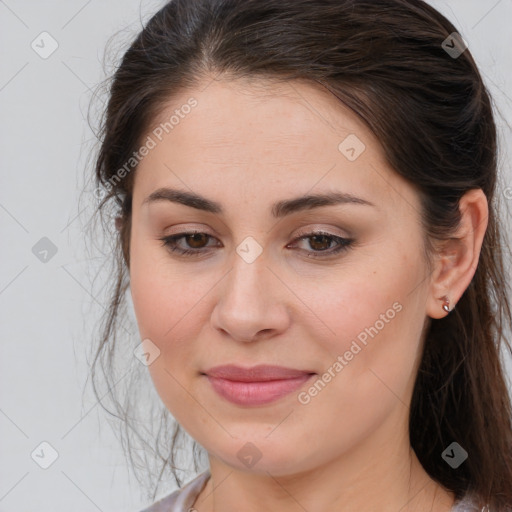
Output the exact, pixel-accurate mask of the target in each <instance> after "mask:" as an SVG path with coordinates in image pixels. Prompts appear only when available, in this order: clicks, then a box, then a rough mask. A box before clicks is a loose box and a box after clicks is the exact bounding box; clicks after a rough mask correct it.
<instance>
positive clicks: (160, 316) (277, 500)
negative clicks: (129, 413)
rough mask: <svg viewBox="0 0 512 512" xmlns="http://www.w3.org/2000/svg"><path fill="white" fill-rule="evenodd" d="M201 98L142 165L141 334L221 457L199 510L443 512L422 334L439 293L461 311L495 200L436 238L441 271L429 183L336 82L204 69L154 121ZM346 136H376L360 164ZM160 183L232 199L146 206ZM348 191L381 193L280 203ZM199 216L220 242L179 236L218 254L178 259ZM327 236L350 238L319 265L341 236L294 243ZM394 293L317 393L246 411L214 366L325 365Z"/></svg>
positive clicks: (465, 209) (172, 403) (135, 242)
mask: <svg viewBox="0 0 512 512" xmlns="http://www.w3.org/2000/svg"><path fill="white" fill-rule="evenodd" d="M191 97H193V98H195V99H196V100H197V102H198V103H197V106H196V107H195V108H194V109H192V111H191V112H190V113H189V114H188V115H187V116H184V117H183V119H180V122H179V124H177V125H176V126H175V127H174V129H173V130H172V131H170V132H169V134H168V135H166V136H165V137H164V138H163V140H162V141H161V142H159V143H158V144H157V145H156V147H155V148H153V149H152V150H151V151H150V152H149V154H148V155H147V156H146V157H144V159H143V160H142V161H141V163H140V164H139V167H138V169H137V171H136V175H135V182H134V189H133V210H132V212H133V213H132V215H133V218H132V228H131V244H130V279H131V293H132V299H133V304H134V308H135V313H136V317H137V322H138V326H139V330H140V335H141V339H147V338H149V339H150V340H151V342H152V343H154V345H156V346H157V347H158V349H159V350H160V355H159V357H157V358H156V360H155V361H154V362H152V364H150V366H149V371H150V373H151V377H152V379H153V382H154V384H155V387H156V390H157V392H158V393H159V395H160V397H161V399H162V401H163V403H164V404H165V406H166V407H167V408H168V409H169V411H170V412H171V413H172V414H173V416H174V417H175V418H176V419H177V420H178V421H179V423H180V424H181V425H182V427H183V428H184V429H185V430H186V431H187V432H188V433H189V434H190V435H191V436H192V437H193V438H194V439H195V440H197V441H198V442H199V443H200V444H201V445H202V446H203V447H204V448H205V449H206V450H207V451H208V454H209V461H210V471H211V474H212V477H211V478H210V480H209V481H208V483H207V485H206V487H205V489H204V490H203V492H201V494H200V495H199V496H198V498H197V499H196V502H195V504H194V509H195V510H197V511H199V512H210V511H216V512H220V511H222V512H231V511H233V512H234V511H239V510H240V509H241V508H243V510H244V512H252V511H261V510H268V511H275V510H279V511H294V512H295V511H303V510H307V511H308V512H319V511H322V512H324V511H325V510H336V511H340V512H345V511H346V512H348V511H354V510H357V511H360V512H365V511H368V512H369V511H372V512H373V511H375V510H379V511H382V512H387V511H389V512H391V511H392V512H397V511H401V512H403V511H413V510H414V511H418V512H426V511H436V512H447V511H449V510H450V509H451V507H452V505H453V502H454V496H453V494H452V493H451V492H449V491H447V490H446V489H444V488H443V487H442V486H441V485H439V484H438V483H437V482H435V481H433V480H432V479H431V478H430V477H429V476H428V475H427V473H426V472H425V471H424V470H423V468H422V466H421V464H420V463H419V461H418V459H417V457H416V455H415V453H414V451H413V450H412V449H411V446H410V443H409V435H408V414H409V404H410V400H411V395H412V390H413V385H414V380H415V376H416V372H417V368H418V365H419V362H420V361H419V355H420V349H421V346H422V333H423V332H424V329H425V328H426V327H427V326H428V322H429V321H430V318H441V317H443V316H445V315H446V314H447V313H446V312H444V311H443V309H442V304H443V300H442V297H443V296H444V295H447V296H448V297H449V299H450V303H451V305H454V304H456V302H457V300H458V299H459V298H460V296H461V295H462V293H463V292H464V290H465V289H466V287H467V286H468V285H469V283H470V281H471V278H472V277H473V274H474V271H475V269H476V265H477V263H478V257H479V252H480V248H481V243H482V239H483V235H484V233H485V228H486V226H487V202H486V199H485V196H484V195H483V193H482V192H481V191H471V192H469V193H467V194H466V196H464V198H463V200H462V201H461V211H462V213H463V217H462V222H461V226H460V229H459V231H458V232H457V237H458V239H457V240H451V241H450V242H447V243H445V244H438V246H437V250H438V252H437V253H436V256H435V257H434V258H433V260H432V266H431V267H429V265H428V264H427V261H426V258H425V255H424V251H423V242H424V239H423V237H424V234H423V230H422V227H421V224H420V203H419V197H418V195H417V193H416V191H415V190H414V189H413V187H411V186H410V185H409V184H408V183H407V182H406V181H405V180H403V179H402V178H401V177H400V176H399V175H398V174H397V173H396V172H394V171H393V169H391V168H390V167H389V166H388V164H387V163H386V162H385V160H384V153H383V149H382V147H381V146H380V143H379V141H378V140H377V139H376V138H375V137H374V136H373V135H372V133H371V132H370V131H369V130H368V129H367V128H366V126H365V125H364V124H363V123H362V122H361V121H360V120H359V119H358V118H357V117H356V116H355V115H354V114H353V113H352V112H351V111H349V110H347V109H346V108H345V107H343V106H342V104H340V102H339V101H338V100H337V99H336V98H335V97H334V96H332V95H331V94H330V93H328V92H326V91H324V90H322V89H319V88H316V87H313V86H312V85H309V84H307V83H302V82H293V85H292V84H286V85H278V84H275V83H272V82H268V81H267V82H265V83H263V82H256V81H254V80H253V81H252V82H251V83H247V82H243V81H240V80H237V81H228V80H218V81H210V80H207V81H205V82H204V83H202V84H201V86H198V87H197V88H194V89H193V90H187V91H182V92H181V93H180V94H179V95H178V96H176V97H174V98H173V99H172V101H170V102H169V105H168V108H167V109H166V110H165V111H163V112H162V119H156V120H155V123H154V125H152V126H154V127H156V126H157V125H158V124H159V123H160V121H161V120H164V119H169V117H170V115H172V113H173V111H174V110H175V109H176V108H179V107H180V106H181V105H183V104H185V103H186V102H187V100H188V99H189V98H191ZM349 134H355V135H356V136H357V137H358V138H359V139H360V140H361V141H362V142H363V143H364V145H365V147H366V148H365V150H364V151H363V152H362V153H361V154H360V156H359V157H358V158H357V159H356V160H355V161H349V160H348V159H347V158H346V157H345V156H344V154H342V153H341V152H340V151H339V149H338V146H339V144H340V142H342V141H343V140H344V139H345V138H346V137H347V136H348V135H349ZM146 135H151V130H149V131H148V133H147V134H146ZM160 187H172V188H175V189H180V190H185V191H193V192H194V193H197V194H200V195H202V196H205V197H206V198H209V199H211V200H214V201H217V202H219V203H220V204H221V205H222V207H223V209H224V210H225V212H224V213H223V214H218V213H217V214H216V213H210V212H204V211H200V210H197V209H195V208H192V207H189V206H185V205H182V204H177V203H173V202H170V201H158V202H153V203H150V204H147V203H144V200H145V199H146V198H147V197H148V196H149V194H151V193H152V192H154V191H155V190H156V189H158V188H160ZM334 190H335V191H340V192H345V193H350V194H352V195H354V196H357V197H360V198H363V199H365V200H368V201H371V202H372V203H373V204H374V205H375V206H366V205H357V204H343V205H334V206H332V205H331V206H323V207H321V208H314V209H310V210H306V211H303V212H297V213H294V214H291V215H289V216H287V217H284V218H282V219H275V218H273V217H272V215H271V205H272V204H273V203H274V202H276V201H279V200H284V199H289V198H294V197H297V196H301V195H304V194H306V193H320V192H326V191H334ZM190 229H197V230H199V231H201V232H203V233H207V234H208V235H211V237H212V238H209V239H208V238H203V239H201V240H200V241H199V242H195V244H194V243H193V241H192V240H190V239H184V238H182V239H181V241H180V242H179V246H180V247H182V248H186V249H192V250H199V251H200V250H204V249H203V248H204V247H207V248H209V252H207V253H203V255H202V256H199V257H188V256H179V255H176V254H175V253H172V252H170V251H169V249H168V248H167V247H164V246H163V245H162V242H161V241H160V240H159V239H160V238H161V237H163V236H167V235H172V234H177V233H183V232H186V231H188V230H190ZM317 230H322V231H327V232H328V233H329V234H331V235H333V236H341V237H345V238H353V239H354V243H353V245H352V246H351V247H349V248H348V249H346V250H345V251H342V252H340V253H338V254H336V255H333V256H326V257H324V258H320V257H319V258H317V259H313V258H312V257H311V255H312V254H313V255H314V254H317V255H319V254H320V252H321V249H325V250H332V248H334V247H336V246H337V243H336V241H335V240H333V239H328V240H327V241H323V242H322V241H320V243H317V244H316V245H315V244H314V240H312V239H311V238H306V239H303V240H301V241H300V240H299V241H296V240H297V238H298V237H299V236H303V235H304V234H309V233H311V232H314V231H317ZM249 236H250V237H253V238H254V239H255V240H256V241H257V242H258V243H259V245H260V246H261V247H262V248H263V252H262V253H261V254H260V255H259V256H258V257H257V258H256V259H255V261H253V262H252V263H247V262H246V261H245V260H244V259H243V258H242V257H240V256H239V255H238V254H237V252H236V248H237V246H239V245H240V244H241V243H242V241H244V239H245V238H246V237H249ZM187 242H188V243H187ZM315 251H316V253H315ZM308 255H309V257H308ZM320 256H321V254H320ZM394 303H399V304H400V306H401V310H400V312H397V313H396V315H394V318H393V319H392V320H389V321H388V322H386V323H385V326H384V327H383V328H382V329H380V330H379V332H378V334H377V335H375V336H374V337H373V338H369V340H368V343H367V345H366V346H363V348H362V350H361V351H360V352H358V353H357V355H356V356H354V357H353V359H352V360H350V361H348V362H347V364H346V366H344V368H343V370H342V371H340V372H339V373H337V374H336V376H335V377H334V378H332V380H331V381H330V382H329V383H328V384H327V385H326V386H325V388H324V389H322V390H321V392H320V393H318V394H317V396H315V397H313V398H312V399H311V401H310V402H309V403H307V404H302V403H300V402H299V401H298V399H297V395H298V392H293V393H291V394H289V395H287V396H285V397H282V398H280V399H279V400H278V401H275V402H272V403H270V404H267V405H261V406H256V407H254V406H253V407H250V406H238V405H234V404H232V403H230V402H228V401H226V400H225V399H223V398H222V397H220V396H219V395H217V394H216V392H215V391H214V390H213V389H212V387H211V385H210V384H209V382H208V380H207V379H206V377H205V376H204V375H201V372H204V371H205V370H207V369H208V368H210V367H212V366H216V365H219V364H226V363H233V364H239V365H242V366H253V365H256V364H262V363H266V364H276V365H281V366H286V367H290V368H298V369H303V370H306V369H307V370H309V371H312V372H315V373H317V374H318V375H319V376H321V375H322V374H323V373H324V372H325V371H326V370H327V369H328V368H329V367H332V365H333V363H334V362H335V361H336V358H337V356H338V355H343V354H344V353H345V352H346V351H347V350H348V349H349V348H350V346H351V343H352V341H353V340H354V339H356V338H357V336H358V334H360V333H361V332H362V331H364V329H365V328H366V327H369V326H373V325H375V323H376V321H377V320H379V318H381V316H380V315H382V314H385V313H386V311H388V310H389V309H390V308H392V305H393V304H394ZM310 385H311V384H308V385H306V386H304V387H303V388H301V389H302V390H304V389H306V390H307V389H308V388H309V386H310ZM299 391H300V390H299ZM247 442H251V443H252V444H253V445H254V446H256V448H257V450H258V451H259V453H260V454H261V459H260V460H259V461H258V462H257V463H256V464H255V465H254V466H252V467H248V466H247V465H245V464H244V463H243V462H242V460H241V459H239V457H238V456H237V453H238V452H239V450H240V449H241V448H242V447H243V446H244V445H245V444H246V443H247ZM241 503H243V507H241V506H240V504H241Z"/></svg>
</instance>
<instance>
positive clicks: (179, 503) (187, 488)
mask: <svg viewBox="0 0 512 512" xmlns="http://www.w3.org/2000/svg"><path fill="white" fill-rule="evenodd" d="M209 478H210V471H209V470H206V471H204V472H203V473H201V474H199V475H198V476H196V478H194V479H193V480H191V481H190V482H188V483H187V484H185V485H184V486H183V487H182V488H181V489H177V490H175V491H174V492H173V493H172V494H169V496H166V497H165V498H162V499H161V500H159V501H157V502H156V503H154V504H153V505H151V506H150V507H148V508H145V509H144V510H142V511H141V512H194V509H192V510H190V509H191V507H192V505H193V504H194V501H195V499H196V498H197V496H198V495H199V493H200V492H201V491H202V490H203V488H204V487H205V485H206V482H208V479H209ZM451 512H488V511H487V509H486V507H483V508H482V509H479V508H478V507H477V506H476V505H475V504H474V502H473V500H472V499H471V497H470V495H469V494H467V495H466V496H465V497H464V498H463V499H461V500H459V501H457V502H455V504H454V506H453V508H452V510H451Z"/></svg>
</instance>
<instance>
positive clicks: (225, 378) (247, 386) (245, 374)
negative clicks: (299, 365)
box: [206, 365, 314, 405]
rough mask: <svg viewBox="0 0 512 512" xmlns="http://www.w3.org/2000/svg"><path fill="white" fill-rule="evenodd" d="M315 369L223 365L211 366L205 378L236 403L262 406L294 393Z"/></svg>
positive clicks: (214, 387)
mask: <svg viewBox="0 0 512 512" xmlns="http://www.w3.org/2000/svg"><path fill="white" fill-rule="evenodd" d="M312 375H314V373H313V372H309V371H304V370H295V369H291V368H283V367H280V366H268V365H259V366H254V367H252V368H241V367H239V366H234V365H223V366H216V367H215V368H211V369H210V370H208V371H207V372H206V377H207V378H208V381H209V382H210V384H211V385H212V387H213V389H214V390H215V391H216V392H217V393H218V394H219V395H220V396H222V397H224V398H225V399H227V400H229V401H230V402H232V403H235V404H237V405H262V404H267V403H270V402H273V401H275V400H278V399H279V398H281V397H282V396H285V395H287V394H289V393H292V392H293V391H295V390H296V389H297V388H299V387H300V386H302V385H303V384H304V383H305V382H306V381H307V380H309V379H310V378H311V377H312Z"/></svg>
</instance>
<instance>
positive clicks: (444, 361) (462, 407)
mask: <svg viewBox="0 0 512 512" xmlns="http://www.w3.org/2000/svg"><path fill="white" fill-rule="evenodd" d="M453 32H457V30H456V28H455V27H454V26H453V25H452V24H451V23H450V22H449V21H448V20H447V19H446V18H444V17H443V16H442V15H441V14H440V13H438V12H437V11H436V10H435V9H434V8H432V7H430V6H429V5H428V4H426V3H425V2H423V1H421V0H379V1H378V2H377V1H375V0H174V1H171V2H168V3H167V4H166V5H165V6H164V7H163V8H162V9H160V10H159V11H158V12H157V13H156V14H155V15H154V16H153V17H152V18H151V19H150V20H149V22H148V23H147V24H146V25H145V27H144V29H143V30H142V31H141V32H140V33H139V34H138V35H137V37H136V39H135V40H134V41H133V43H132V44H131V46H130V48H129V49H128V50H127V51H126V53H125V54H124V56H123V58H122V62H121V64H120V65H119V67H118V69H117V70H116V71H115V73H114V75H113V80H112V82H111V88H110V91H109V99H108V105H107V107H106V110H105V112H104V116H103V118H102V120H101V129H100V132H99V134H98V137H99V139H100V142H101V145H100V149H99V152H98V154H97V156H96V162H95V178H96V180H97V185H98V186H99V187H101V190H103V193H104V197H103V200H102V201H101V203H100V205H99V206H98V209H97V212H101V213H102V214H105V212H106V211H107V210H108V208H109V207H111V206H112V205H118V206H119V211H118V215H119V231H118V232H117V231H114V232H113V233H111V235H112V236H113V237H114V238H113V240H114V246H113V248H114V251H115V253H114V259H113V261H114V264H115V276H116V277H115V280H114V281H113V282H112V285H113V286H112V296H111V301H110V306H109V309H108V311H107V314H106V316H105V317H104V319H103V323H102V326H101V336H100V339H99V345H98V346H97V347H96V349H95V354H94V362H93V366H92V374H91V375H92V377H93V383H94V389H95V392H97V394H98V398H99V397H100V392H99V391H97V389H98V387H97V386H99V382H100V379H99V377H100V376H101V377H102V379H104V380H106V382H107V383H108V387H109V393H110V392H111V399H112V400H113V403H114V404H115V411H112V410H109V409H107V410H109V412H111V413H112V414H114V415H116V416H117V417H119V418H121V419H123V422H124V423H123V424H124V425H125V429H126V431H125V433H126V434H127V435H128V434H130V433H132V434H133V433H136V434H137V436H138V439H139V442H140V443H141V444H143V445H144V447H151V443H148V442H147V441H146V440H145V438H144V435H141V434H140V433H137V432H138V429H137V426H136V425H135V422H133V423H132V421H131V419H130V411H131V410H132V409H131V407H132V406H133V403H132V404H129V403H128V402H126V401H125V402H124V403H121V401H120V400H119V399H117V398H116V395H115V392H116V390H115V385H116V384H117V382H115V379H114V377H113V374H112V368H113V362H114V360H115V358H116V357H117V356H118V354H119V353H120V352H121V350H120V348H119V336H118V334H119V333H118V331H119V327H120V325H121V322H120V319H119V316H120V315H121V314H123V313H124V312H126V309H125V303H124V294H125V292H126V290H127V287H128V285H129V282H128V271H127V269H128V267H129V244H130V239H129V236H130V220H131V198H132V189H133V176H134V173H135V172H136V165H135V166H134V167H133V169H131V172H128V173H127V174H126V176H124V177H123V178H122V179H119V169H120V168H122V167H123V166H125V165H126V162H127V161H129V159H130V157H131V156H132V154H133V152H134V151H136V150H137V149H138V148H139V147H140V145H141V142H142V138H143V137H144V136H145V135H147V133H148V132H147V131H148V130H149V129H150V128H151V123H152V122H154V121H155V119H156V118H157V117H158V114H159V112H161V109H162V108H163V106H164V105H165V104H168V102H169V101H170V100H171V99H172V97H173V95H175V94H176V93H177V92H178V91H180V90H183V89H185V88H187V89H188V88H190V89H192V88H193V87H194V86H195V85H198V84H199V83H200V81H201V80H205V79H207V78H211V77H212V76H213V75H222V78H223V79H226V78H227V79H237V78H262V79H268V80H278V81H279V80H282V81H285V82H286V81H290V80H305V81H307V82H309V83H311V84H313V85H316V86H317V87H324V88H326V89H328V90H329V91H331V92H332V93H333V94H334V95H336V96H337V97H338V98H339V100H340V101H341V102H343V104H345V105H346V106H348V107H349V108H350V109H352V110H353V111H354V112H355V114H357V115H358V116H359V117H360V118H361V119H362V120H363V121H364V122H365V123H366V125H367V126H368V127H369V128H370V129H371V130H372V132H373V133H374V134H375V135H376V136H377V138H378V139H379V140H380V142H381V144H382V147H383V149H384V151H385V155H386V158H387V160H388V162H389V164H390V165H391V166H392V167H393V168H394V169H395V171H396V172H397V173H399V174H400V175H401V176H402V177H404V178H405V179H406V180H408V182H409V183H411V184H413V185H414V186H415V187H416V188H417V190H418V192H419V194H420V197H421V201H422V216H423V218H422V220H423V225H424V228H425V238H426V240H427V242H428V243H427V245H426V247H427V249H428V253H429V254H432V250H433V242H434V241H436V240H444V239H447V238H450V237H451V236H453V232H454V230H455V228H456V227H457V225H458V223H459V220H460V212H459V207H458V205H459V200H460V198H461V197H462V196H463V194H464V193H465V192H467V191H468V190H471V189H478V188H480V189H482V190H483V192H484V193H485V195H486V197H487V200H488V202H489V208H490V211H489V222H488V228H487V231H486V234H485V238H484V241H483V246H482V250H481V254H480V260H479V264H478V267H477V269H476V273H475V275H474V278H473V279H472V281H471V283H470V285H469V286H468V288H467V289H466V291H465V292H464V294H463V295H462V297H461V299H460V301H459V302H458V304H457V307H456V308H455V310H454V311H453V312H452V313H450V314H449V315H448V316H446V317H444V318H442V319H439V320H436V319H431V321H430V325H429V327H428V331H427V334H426V339H425V343H424V347H423V354H422V361H421V365H420V368H419V371H418V375H417V378H416V383H415V388H414V392H413V397H412V403H411V406H410V421H409V423H410V442H411V446H412V447H413V449H414V451H415V452H416V454H417V456H418V458H419V460H420V462H421V464H422V465H423V467H424V468H425V470H426V471H427V472H428V473H429V474H430V475H431V477H432V478H434V479H435V480H437V481H438V482H440V483H441V484H442V485H444V486H445V487H446V488H447V489H449V490H452V491H453V492H454V493H455V495H456V497H457V498H460V497H461V496H462V495H464V494H465V493H466V492H467V491H471V492H472V493H473V494H474V495H475V496H476V497H477V499H478V502H479V505H480V506H483V505H485V504H488V505H489V506H490V507H491V510H495V511H496V512H505V511H506V510H511V507H512V485H511V483H512V426H511V420H512V412H511V401H510V396H509V394H508V390H507V385H506V381H505V374H504V368H503V362H502V361H501V360H500V351H501V349H502V348H503V346H502V345H503V344H504V345H505V348H508V350H509V351H511V352H512V348H511V346H510V342H509V340H507V339H506V334H505V330H506V326H507V325H511V324H512V316H511V308H510V303H509V299H508V296H507V295H508V288H507V286H508V285H507V282H506V271H505V266H504V253H505V250H506V248H507V250H508V244H507V242H506V240H504V238H503V231H502V229H501V228H500V218H499V213H498V211H499V210H498V201H497V199H498V198H497V197H496V188H497V178H498V175H497V133H496V126H495V122H494V117H493V110H492V105H491V101H490V97H489V93H488V91H487V89H486V87H485V85H484V83H483V80H482V77H481V75H480V73H479V71H478V69H477V66H476V64H475V61H474V60H473V57H472V56H471V53H470V51H469V50H468V49H467V50H465V51H464V52H463V53H462V54H461V55H460V56H458V57H457V58H453V56H451V55H449V54H448V53H447V51H445V49H444V48H443V45H442V43H443V41H444V40H445V39H446V38H447V37H448V36H450V34H452V33H453ZM397 141H399V143H397ZM123 308H124V309H123ZM123 350H124V351H126V348H123ZM100 370H101V371H100ZM102 405H103V404H102ZM137 406H138V403H137ZM160 407H161V408H162V406H161V405H160ZM164 409H165V408H163V409H161V411H160V412H161V416H160V423H159V425H158V429H159V430H158V434H157V436H156V441H155V439H154V438H152V441H155V442H156V447H153V448H152V450H153V455H154V456H155V458H156V459H157V461H158V463H159V464H161V471H160V474H159V477H158V481H157V482H156V488H155V492H154V494H153V496H155V495H156V492H157V489H158V482H159V481H160V479H161V476H162V474H163V472H164V470H165V469H166V467H167V468H170V469H171V471H172V474H173V475H174V477H175V478H176V481H177V483H178V485H179V486H181V482H180V479H179V477H178V476H177V474H176V469H177V467H176V447H177V444H178V439H179V437H180V436H181V435H182V434H183V432H182V430H181V429H180V427H179V425H177V424H176V423H175V422H174V421H173V419H172V417H170V415H169V413H168V411H167V410H164ZM116 413H117V414H116ZM171 426H172V428H171ZM171 430H172V433H171ZM168 436H171V437H170V438H169V437H168ZM185 437H186V436H185ZM453 441H456V442H457V443H458V444H460V445H461V446H462V447H463V448H464V449H465V450H466V451H467V452H468V454H469V456H468V458H467V460H466V461H465V462H464V463H463V464H462V465H460V466H459V467H458V468H457V469H453V468H452V467H451V466H449V465H448V464H447V463H446V462H445V461H444V460H443V458H442V457H441V453H442V452H443V450H444V449H445V448H446V447H447V446H448V445H450V444H451V443H452V442H453ZM193 448H194V464H195V468H196V471H197V459H196V457H197V455H198V452H197V453H196V450H197V449H198V448H200V447H198V446H197V444H196V443H195V442H194V443H193ZM128 449H129V451H130V458H131V460H132V462H134V458H133V454H134V453H135V450H132V449H131V445H130V442H128ZM147 462H148V461H147V459H145V458H144V462H143V463H142V467H143V468H144V466H145V465H146V464H147Z"/></svg>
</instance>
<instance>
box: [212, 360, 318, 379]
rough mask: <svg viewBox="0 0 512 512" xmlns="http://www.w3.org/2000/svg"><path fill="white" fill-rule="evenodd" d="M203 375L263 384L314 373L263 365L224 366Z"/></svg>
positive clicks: (216, 367) (214, 368)
mask: <svg viewBox="0 0 512 512" xmlns="http://www.w3.org/2000/svg"><path fill="white" fill-rule="evenodd" d="M205 373H206V374H207V375H209V376H210V377H220V378H221V379H227V380H233V381H237V382H264V381H269V380H283V379H294V378H297V377H303V376H304V375H308V374H312V373H314V372H311V371H308V370H297V369H294V368H285V367H283V366H274V365H265V364H261V365H257V366H252V367H250V368H242V367H241V366H236V365H231V364H226V365H221V366H215V367H213V368H210V369H209V370H206V372H205Z"/></svg>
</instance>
